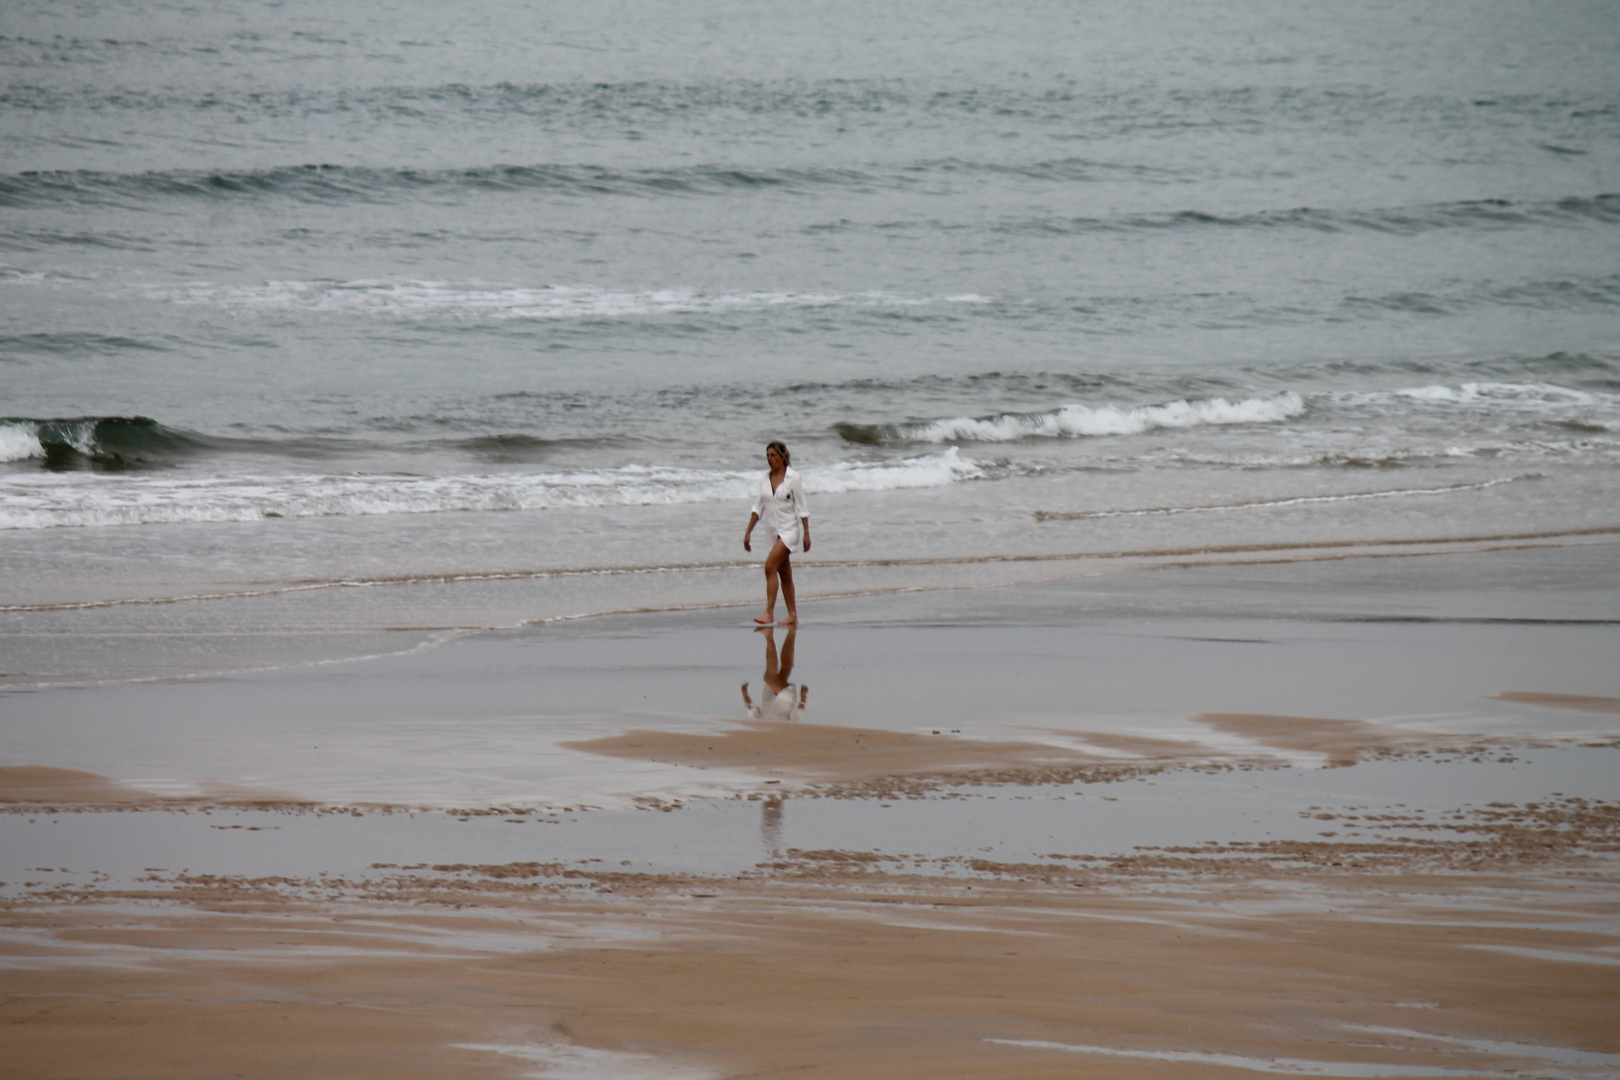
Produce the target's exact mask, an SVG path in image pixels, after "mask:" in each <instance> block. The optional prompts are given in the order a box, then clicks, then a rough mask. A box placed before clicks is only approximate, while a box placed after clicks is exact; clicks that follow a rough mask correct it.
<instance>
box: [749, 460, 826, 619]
mask: <svg viewBox="0 0 1620 1080" xmlns="http://www.w3.org/2000/svg"><path fill="white" fill-rule="evenodd" d="M788 460H789V458H788V448H787V446H785V445H784V444H783V443H782V442H781V441H780V440H773V441H772V442H770V443H768V444H767V445H766V447H765V464H766V465H767V466H768V467H769V469H768V471H767V472H766V474H765V478H764V479H763V480H761V481H760V482H759V498H757V499H755V500H754V512H753V513H752V514H750V515H748V528H747V530H745V531H744V532H743V550H744V551H753V550H754V548H753V545H752V544H751V543H750V542H749V538H750V537H752V536H753V535H754V526H755V525H756V524H758V523H759V521H760V519H761V518H763V519H764V520H765V527H766V528H767V529H768V530H769V531H770V533H771V535H773V536H774V537H775V541H774V542H773V543H772V544H771V550H770V553H769V554H768V555H766V556H765V614H763V615H756V616H754V621H755V622H757V623H759V624H760V625H762V626H770V625H771V624H773V623H775V622H776V592H777V588H778V585H780V587H781V591H782V599H783V601H784V602H786V604H787V618H785V619H783V620H782V625H783V626H797V625H798V623H799V607H798V604H797V603H796V599H797V598H796V597H795V596H794V595H793V564H792V563H791V562H789V561H788V556H790V555H791V554H792V553H793V551H794V549H795V548H800V544H801V542H802V544H803V547H802V548H800V550H803V551H809V550H810V508H809V507H808V506H807V505H805V501H804V483H803V482H802V481H801V480H800V479H799V474H798V473H797V472H795V471H794V470H792V469H790V468H788Z"/></svg>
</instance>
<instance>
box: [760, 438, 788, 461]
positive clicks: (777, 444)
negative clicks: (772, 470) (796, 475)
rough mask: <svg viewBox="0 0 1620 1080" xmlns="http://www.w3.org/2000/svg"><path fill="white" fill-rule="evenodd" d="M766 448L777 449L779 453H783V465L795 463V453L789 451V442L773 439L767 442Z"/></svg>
mask: <svg viewBox="0 0 1620 1080" xmlns="http://www.w3.org/2000/svg"><path fill="white" fill-rule="evenodd" d="M765 449H767V450H775V451H776V452H777V453H778V454H781V455H782V464H783V465H791V464H793V455H792V454H790V453H788V448H787V443H785V442H783V441H782V440H781V439H772V440H771V441H770V442H768V443H766V444H765Z"/></svg>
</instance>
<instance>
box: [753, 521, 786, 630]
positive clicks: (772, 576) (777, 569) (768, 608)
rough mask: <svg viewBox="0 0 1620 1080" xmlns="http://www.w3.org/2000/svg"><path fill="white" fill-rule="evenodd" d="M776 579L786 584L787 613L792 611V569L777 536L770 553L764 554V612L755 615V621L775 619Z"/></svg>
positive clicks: (783, 546)
mask: <svg viewBox="0 0 1620 1080" xmlns="http://www.w3.org/2000/svg"><path fill="white" fill-rule="evenodd" d="M778 579H781V582H782V583H783V584H784V585H785V586H786V590H785V591H786V593H787V595H786V596H785V597H784V599H785V600H787V602H788V615H789V616H790V617H791V616H792V615H793V613H794V606H793V571H792V570H791V569H789V568H788V549H787V545H786V544H784V543H782V538H781V537H777V538H776V542H775V543H773V544H772V545H771V553H770V554H769V555H767V556H765V614H763V615H758V616H755V618H754V621H755V622H757V623H773V622H775V621H776V591H777V584H778Z"/></svg>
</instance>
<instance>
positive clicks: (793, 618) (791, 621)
mask: <svg viewBox="0 0 1620 1080" xmlns="http://www.w3.org/2000/svg"><path fill="white" fill-rule="evenodd" d="M776 625H777V626H798V625H799V617H798V616H797V615H789V616H788V617H787V618H785V619H779V620H778V621H777V623H776Z"/></svg>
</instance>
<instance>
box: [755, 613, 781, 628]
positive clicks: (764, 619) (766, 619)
mask: <svg viewBox="0 0 1620 1080" xmlns="http://www.w3.org/2000/svg"><path fill="white" fill-rule="evenodd" d="M754 621H755V622H757V623H759V625H761V626H774V625H775V624H776V616H775V615H772V614H770V613H769V612H766V613H765V614H764V615H755V616H754Z"/></svg>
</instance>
